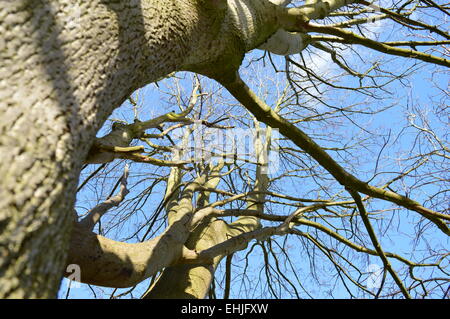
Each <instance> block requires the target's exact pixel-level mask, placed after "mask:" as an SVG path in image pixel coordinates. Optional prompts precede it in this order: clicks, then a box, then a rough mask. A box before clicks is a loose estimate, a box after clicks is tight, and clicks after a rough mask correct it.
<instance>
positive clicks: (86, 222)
mask: <svg viewBox="0 0 450 319" xmlns="http://www.w3.org/2000/svg"><path fill="white" fill-rule="evenodd" d="M127 178H128V165H125V169H124V172H123V175H122V177H121V178H120V190H119V192H118V194H117V195H116V196H113V197H110V198H108V199H107V200H105V201H104V202H103V203H101V204H99V205H97V206H95V207H94V208H92V209H91V210H90V211H89V213H88V214H87V216H86V217H84V218H83V219H82V220H81V221H80V222H79V224H80V226H81V227H83V228H85V229H87V230H90V231H92V229H93V228H94V226H95V224H97V223H98V221H99V220H100V218H101V217H102V216H103V215H104V214H105V213H106V212H107V211H108V210H109V209H111V208H112V207H114V206H119V204H120V203H121V202H122V201H123V200H124V198H125V196H127V194H128V193H129V192H130V191H129V190H128V189H127Z"/></svg>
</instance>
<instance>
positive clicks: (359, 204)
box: [348, 189, 411, 299]
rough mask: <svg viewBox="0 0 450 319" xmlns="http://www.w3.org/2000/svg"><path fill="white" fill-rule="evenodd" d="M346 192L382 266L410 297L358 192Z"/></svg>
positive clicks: (409, 297)
mask: <svg viewBox="0 0 450 319" xmlns="http://www.w3.org/2000/svg"><path fill="white" fill-rule="evenodd" d="M348 192H349V193H350V195H351V196H352V197H353V199H354V200H355V202H356V206H357V207H358V210H359V214H360V215H361V218H362V220H363V222H364V226H366V229H367V232H368V233H369V237H370V240H371V241H372V244H373V246H374V247H375V250H376V251H377V253H378V255H379V256H380V258H381V260H382V261H383V264H384V267H385V268H386V269H387V270H388V271H389V273H390V274H391V276H392V278H394V281H395V282H396V283H397V285H398V287H399V288H400V290H401V291H402V293H403V295H404V296H405V298H408V299H411V296H410V295H409V292H408V290H407V289H406V287H405V286H404V285H403V282H402V281H401V279H400V278H399V277H398V275H397V273H396V272H395V270H394V269H393V268H392V266H391V263H390V262H389V259H387V257H386V254H385V253H384V251H383V249H382V248H381V245H380V243H379V242H378V239H377V236H376V234H375V231H374V230H373V228H372V225H371V224H370V220H369V215H368V214H367V212H366V209H365V207H364V204H363V203H362V201H361V197H360V196H359V194H358V193H357V192H355V191H353V190H351V189H348Z"/></svg>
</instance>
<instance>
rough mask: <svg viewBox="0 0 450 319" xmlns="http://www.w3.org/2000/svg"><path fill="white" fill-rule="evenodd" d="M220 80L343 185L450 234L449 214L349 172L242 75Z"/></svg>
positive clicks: (258, 117)
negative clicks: (268, 102) (246, 81)
mask: <svg viewBox="0 0 450 319" xmlns="http://www.w3.org/2000/svg"><path fill="white" fill-rule="evenodd" d="M220 83H221V84H222V85H223V86H224V87H225V88H226V89H227V90H228V91H229V92H230V93H231V94H232V95H233V96H234V97H235V98H236V99H237V100H238V101H239V102H240V103H241V104H242V105H243V106H244V107H245V108H247V109H248V110H249V111H250V112H251V113H252V114H253V115H254V116H255V117H256V118H257V119H258V120H259V121H261V122H264V123H265V124H267V125H269V126H271V127H273V128H278V129H279V131H280V133H281V134H283V135H284V136H286V137H287V138H289V139H290V140H291V141H292V142H293V143H294V144H296V145H297V146H298V147H300V148H301V149H302V150H303V151H305V152H306V153H308V154H309V155H310V156H311V157H312V158H314V159H315V160H316V161H317V162H318V163H319V164H320V165H321V166H322V167H324V168H325V169H326V170H327V171H328V172H329V173H330V174H331V175H332V176H333V177H334V178H335V179H336V180H337V181H338V182H339V183H340V184H341V185H343V186H345V187H347V188H350V189H353V190H355V191H358V192H361V193H364V194H366V195H369V196H371V197H375V198H379V199H383V200H387V201H390V202H393V203H395V204H397V205H399V206H402V207H405V208H407V209H410V210H413V211H416V212H418V213H419V214H420V215H422V216H423V217H425V218H427V219H429V220H430V221H432V222H433V223H434V224H435V225H436V226H437V227H439V229H440V230H441V231H442V232H444V233H445V234H447V235H450V230H449V229H448V227H447V225H446V224H445V222H443V221H442V220H441V218H444V217H448V216H447V215H445V214H441V213H437V212H434V211H432V210H430V209H428V208H425V207H423V206H422V205H420V204H419V203H417V202H416V201H414V200H411V199H409V198H407V197H405V196H402V195H399V194H397V193H394V192H391V191H387V190H384V189H381V188H377V187H374V186H371V185H369V184H367V183H365V182H363V181H361V180H359V179H357V178H356V177H355V176H353V175H351V174H350V173H348V172H347V171H346V170H345V169H344V168H343V167H342V166H340V165H339V164H338V163H337V162H336V161H335V160H333V158H332V157H331V156H330V155H329V154H328V153H327V152H326V151H324V150H323V149H322V148H321V147H320V146H319V145H318V144H317V143H315V142H314V141H313V140H312V139H311V138H310V137H309V136H308V135H307V134H306V133H304V132H303V131H302V130H300V129H299V128H298V127H296V126H295V125H293V124H292V123H290V122H289V121H287V120H286V119H284V118H283V117H281V116H280V115H278V114H277V113H276V112H274V111H273V110H272V109H271V108H270V107H269V106H268V105H267V104H265V103H264V102H263V101H261V100H260V99H259V98H258V97H257V96H256V95H255V94H254V93H253V92H252V91H251V90H250V88H249V87H248V86H247V85H246V84H245V83H244V82H243V81H242V79H241V78H240V77H239V74H236V78H235V80H234V81H233V82H226V81H222V82H220Z"/></svg>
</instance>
